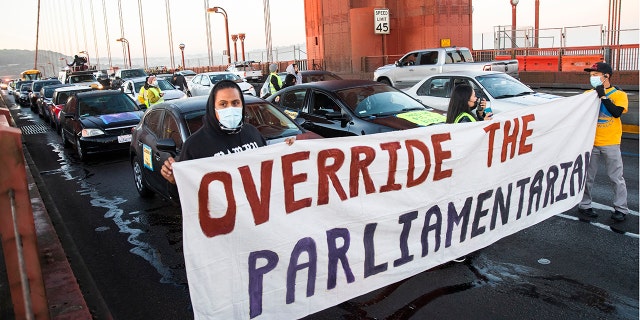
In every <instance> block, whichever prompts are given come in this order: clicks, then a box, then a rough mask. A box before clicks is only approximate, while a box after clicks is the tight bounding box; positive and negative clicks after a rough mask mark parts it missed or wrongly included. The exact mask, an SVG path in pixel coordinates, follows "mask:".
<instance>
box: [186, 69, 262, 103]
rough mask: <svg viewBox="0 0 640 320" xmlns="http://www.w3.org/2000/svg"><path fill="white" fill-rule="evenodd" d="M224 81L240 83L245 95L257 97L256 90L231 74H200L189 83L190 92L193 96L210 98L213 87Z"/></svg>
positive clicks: (223, 72)
mask: <svg viewBox="0 0 640 320" xmlns="http://www.w3.org/2000/svg"><path fill="white" fill-rule="evenodd" d="M222 80H231V81H235V82H236V83H238V86H240V89H241V90H242V93H243V94H250V95H252V96H255V95H256V89H255V88H254V87H253V85H251V84H250V83H248V82H247V81H246V80H244V79H242V78H240V76H238V75H237V74H235V73H231V72H225V71H222V72H205V73H199V74H197V75H196V76H195V77H193V79H191V81H190V82H189V91H190V92H191V95H192V96H194V97H196V96H208V95H209V92H211V89H213V86H214V85H215V84H216V83H218V81H222Z"/></svg>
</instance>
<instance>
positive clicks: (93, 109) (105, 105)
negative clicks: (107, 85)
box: [78, 94, 139, 117]
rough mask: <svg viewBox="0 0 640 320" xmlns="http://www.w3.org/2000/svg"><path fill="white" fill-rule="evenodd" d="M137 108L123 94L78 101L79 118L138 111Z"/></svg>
mask: <svg viewBox="0 0 640 320" xmlns="http://www.w3.org/2000/svg"><path fill="white" fill-rule="evenodd" d="M138 110H139V109H138V106H136V104H135V103H133V101H132V100H131V99H130V98H129V97H128V96H127V95H125V94H108V95H98V96H88V97H82V98H80V99H78V114H79V115H80V117H91V116H100V115H105V114H114V113H123V112H131V111H138Z"/></svg>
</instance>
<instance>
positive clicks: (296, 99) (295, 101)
mask: <svg viewBox="0 0 640 320" xmlns="http://www.w3.org/2000/svg"><path fill="white" fill-rule="evenodd" d="M306 92H307V90H305V89H302V90H291V91H287V92H285V93H284V94H282V95H281V96H280V99H279V100H280V101H279V102H280V104H279V105H280V106H282V108H283V109H291V110H296V111H300V109H302V107H303V106H304V97H305V96H306ZM276 99H277V97H276ZM274 101H275V99H274Z"/></svg>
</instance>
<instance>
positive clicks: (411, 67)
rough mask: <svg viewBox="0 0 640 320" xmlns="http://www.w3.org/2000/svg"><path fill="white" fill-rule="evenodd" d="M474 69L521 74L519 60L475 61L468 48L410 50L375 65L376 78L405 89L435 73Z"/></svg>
mask: <svg viewBox="0 0 640 320" xmlns="http://www.w3.org/2000/svg"><path fill="white" fill-rule="evenodd" d="M475 70H480V71H501V72H504V73H506V74H508V75H510V76H512V77H514V78H516V79H518V78H519V76H518V60H515V59H514V60H504V61H489V62H474V61H473V56H472V55H471V51H470V50H469V49H468V48H464V47H448V48H434V49H422V50H415V51H411V52H409V53H407V54H405V55H404V56H403V57H402V58H400V60H398V61H396V63H395V64H390V65H386V66H382V67H380V68H378V69H376V71H374V73H373V80H374V81H378V82H383V83H386V84H388V85H391V86H394V87H396V88H399V89H402V88H407V87H410V86H413V85H414V84H416V83H418V82H419V81H420V80H422V79H424V78H425V77H426V76H429V75H432V74H438V73H444V72H454V71H475Z"/></svg>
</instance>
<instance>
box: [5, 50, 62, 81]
mask: <svg viewBox="0 0 640 320" xmlns="http://www.w3.org/2000/svg"><path fill="white" fill-rule="evenodd" d="M60 58H67V59H70V58H69V57H67V56H65V55H63V54H61V53H59V52H52V51H48V50H41V51H38V69H39V70H40V71H42V72H43V73H44V74H45V75H46V76H47V77H50V76H58V70H59V69H60V67H61V66H62V61H60ZM34 62H35V51H34V50H18V49H2V50H0V77H1V78H3V79H6V78H10V79H16V78H18V77H20V72H22V71H24V70H28V69H33V66H34ZM49 62H51V64H49ZM52 68H53V69H52ZM54 71H55V73H54V74H52V72H54Z"/></svg>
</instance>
